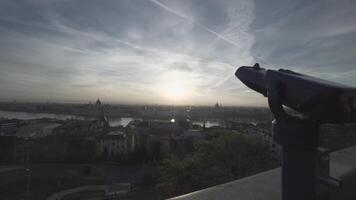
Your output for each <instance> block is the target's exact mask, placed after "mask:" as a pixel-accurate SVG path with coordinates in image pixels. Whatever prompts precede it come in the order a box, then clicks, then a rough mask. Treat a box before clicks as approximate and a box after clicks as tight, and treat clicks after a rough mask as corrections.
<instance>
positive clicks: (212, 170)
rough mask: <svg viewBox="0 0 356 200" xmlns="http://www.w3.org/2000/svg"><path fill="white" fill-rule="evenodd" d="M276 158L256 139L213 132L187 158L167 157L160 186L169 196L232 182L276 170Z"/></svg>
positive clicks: (229, 133)
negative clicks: (265, 171) (268, 170)
mask: <svg viewBox="0 0 356 200" xmlns="http://www.w3.org/2000/svg"><path fill="white" fill-rule="evenodd" d="M277 164H278V162H277V159H276V158H275V157H274V155H273V153H272V152H271V150H270V149H269V147H268V146H267V145H265V144H264V143H262V142H261V141H260V140H259V139H257V138H253V137H248V136H245V135H242V134H238V133H234V132H231V131H224V130H214V131H212V132H210V133H208V134H207V137H206V139H205V140H203V141H202V142H200V143H199V144H198V145H197V146H196V152H195V153H194V154H193V156H192V157H190V158H185V159H183V160H178V159H176V158H170V159H168V160H165V161H164V162H162V163H161V165H160V186H162V187H163V188H164V189H166V191H167V192H169V193H172V194H179V193H186V192H190V191H193V190H197V189H201V188H205V187H209V186H213V185H217V184H221V183H224V182H228V181H232V180H235V179H238V178H241V177H244V176H248V175H251V174H254V173H257V172H261V171H264V170H267V169H271V168H273V167H276V166H277Z"/></svg>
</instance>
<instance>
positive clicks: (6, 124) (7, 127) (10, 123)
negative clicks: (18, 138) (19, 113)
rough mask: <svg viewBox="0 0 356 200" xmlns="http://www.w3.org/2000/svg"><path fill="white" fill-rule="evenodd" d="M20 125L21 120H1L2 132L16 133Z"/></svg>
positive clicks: (0, 130) (0, 128) (0, 129)
mask: <svg viewBox="0 0 356 200" xmlns="http://www.w3.org/2000/svg"><path fill="white" fill-rule="evenodd" d="M19 126H20V120H17V119H6V120H1V121H0V134H1V135H7V134H14V133H15V132H16V128H17V127H19Z"/></svg>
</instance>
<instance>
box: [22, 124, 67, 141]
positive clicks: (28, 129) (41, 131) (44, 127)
mask: <svg viewBox="0 0 356 200" xmlns="http://www.w3.org/2000/svg"><path fill="white" fill-rule="evenodd" d="M59 126H61V124H59V123H55V122H44V121H33V122H31V123H29V124H28V125H26V126H22V127H19V128H18V129H17V132H16V135H17V137H19V138H44V137H47V136H49V135H52V134H53V132H54V130H55V129H56V128H58V127H59Z"/></svg>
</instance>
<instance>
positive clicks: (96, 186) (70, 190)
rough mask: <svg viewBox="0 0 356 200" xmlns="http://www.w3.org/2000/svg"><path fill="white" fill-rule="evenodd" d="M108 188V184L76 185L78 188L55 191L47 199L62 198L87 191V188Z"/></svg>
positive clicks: (58, 199)
mask: <svg viewBox="0 0 356 200" xmlns="http://www.w3.org/2000/svg"><path fill="white" fill-rule="evenodd" d="M106 188H108V185H85V186H80V187H76V188H72V189H68V190H63V191H60V192H57V193H54V194H52V195H51V196H49V197H48V198H47V200H60V199H62V198H63V197H64V196H65V195H68V194H72V193H77V192H82V191H87V190H105V189H106Z"/></svg>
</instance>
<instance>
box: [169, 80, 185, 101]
mask: <svg viewBox="0 0 356 200" xmlns="http://www.w3.org/2000/svg"><path fill="white" fill-rule="evenodd" d="M186 92H187V89H186V86H185V85H184V84H183V83H182V82H178V81H172V82H168V83H166V84H165V86H164V93H165V95H166V96H168V97H171V98H176V99H180V98H183V97H184V96H185V95H186Z"/></svg>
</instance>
